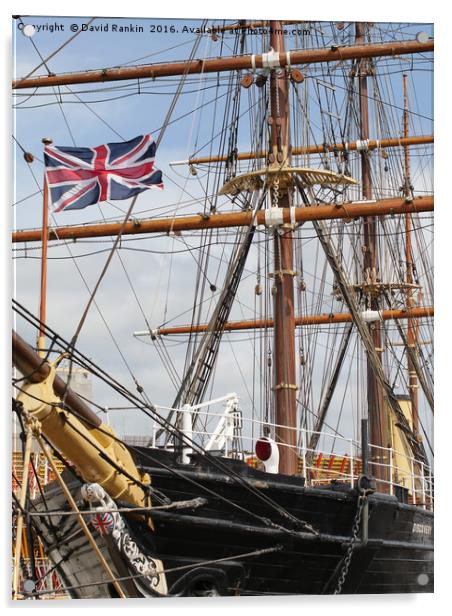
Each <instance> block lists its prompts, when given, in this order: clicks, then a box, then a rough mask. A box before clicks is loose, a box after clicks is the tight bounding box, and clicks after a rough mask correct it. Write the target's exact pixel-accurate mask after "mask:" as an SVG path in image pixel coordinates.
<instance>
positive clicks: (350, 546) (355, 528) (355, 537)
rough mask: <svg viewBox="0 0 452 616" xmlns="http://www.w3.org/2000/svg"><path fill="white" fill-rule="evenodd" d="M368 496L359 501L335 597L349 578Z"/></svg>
mask: <svg viewBox="0 0 452 616" xmlns="http://www.w3.org/2000/svg"><path fill="white" fill-rule="evenodd" d="M366 499H367V496H364V495H362V494H361V495H360V497H359V501H358V509H357V511H356V515H355V519H354V521H353V528H352V537H351V539H350V543H349V544H348V548H347V553H346V555H345V558H344V564H343V565H342V569H341V572H340V574H339V578H338V581H337V586H336V588H335V590H334V592H333V595H339V594H340V593H341V591H342V586H343V585H344V582H345V578H346V577H347V574H348V570H349V568H350V563H351V560H352V556H353V551H354V549H355V545H356V542H357V540H358V534H359V529H360V527H361V519H362V511H363V507H364V502H365V501H366Z"/></svg>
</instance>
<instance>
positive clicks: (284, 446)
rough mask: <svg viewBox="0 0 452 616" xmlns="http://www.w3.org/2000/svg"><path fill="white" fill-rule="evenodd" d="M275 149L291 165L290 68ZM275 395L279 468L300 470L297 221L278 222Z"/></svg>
mask: <svg viewBox="0 0 452 616" xmlns="http://www.w3.org/2000/svg"><path fill="white" fill-rule="evenodd" d="M270 47H271V48H272V49H273V50H274V51H275V52H277V53H279V54H281V53H285V45H284V34H283V26H282V24H281V22H280V21H271V22H270ZM268 121H269V124H270V152H269V156H268V163H269V166H271V167H281V166H288V165H289V162H290V137H289V100H288V78H287V74H286V71H285V70H284V69H276V70H271V72H270V117H269V120H268ZM270 187H271V199H272V206H273V207H290V206H291V205H293V204H292V194H291V192H290V189H289V188H288V187H285V188H282V189H280V188H279V186H278V183H277V182H275V183H274V184H270ZM274 250H275V271H274V284H275V296H274V321H275V324H274V353H273V358H274V359H273V365H274V378H275V381H274V395H275V398H274V399H275V423H276V424H277V426H278V427H277V428H276V432H275V436H276V442H277V443H278V444H279V455H280V463H279V472H280V473H284V474H286V475H294V474H295V473H296V472H297V468H298V458H297V453H296V445H297V433H296V430H295V428H296V424H297V385H296V369H295V309H294V285H293V277H294V268H293V226H292V225H288V224H284V225H281V226H280V227H276V228H275V239H274Z"/></svg>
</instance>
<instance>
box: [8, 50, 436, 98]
mask: <svg viewBox="0 0 452 616" xmlns="http://www.w3.org/2000/svg"><path fill="white" fill-rule="evenodd" d="M433 47H434V45H433V40H429V41H427V42H425V43H419V42H418V41H416V40H413V41H394V42H390V43H380V44H372V45H351V46H349V47H339V46H336V45H333V46H332V47H330V48H329V49H302V50H298V51H291V52H288V53H285V52H284V53H280V54H279V63H280V66H281V67H284V66H286V65H287V64H288V54H290V65H294V64H314V63H317V62H340V61H343V60H355V59H358V58H375V57H379V56H380V57H383V56H399V55H406V54H411V53H419V52H424V53H425V52H429V51H433ZM264 63H265V58H264V59H263V54H260V55H258V54H256V55H254V56H251V55H245V56H232V57H227V58H209V59H207V60H199V59H198V60H191V61H188V62H166V63H162V64H151V65H145V66H133V67H123V68H104V69H99V70H94V71H83V72H77V73H65V74H62V75H49V76H44V77H30V78H29V79H17V80H15V81H13V83H12V87H13V89H16V90H19V89H24V88H43V87H52V86H63V85H70V84H77V83H98V82H105V81H123V80H127V79H145V78H151V79H155V78H157V77H171V76H175V75H186V74H188V75H194V74H199V73H203V74H204V73H221V72H225V71H233V70H237V71H239V70H251V69H253V64H254V66H255V68H259V69H260V68H264Z"/></svg>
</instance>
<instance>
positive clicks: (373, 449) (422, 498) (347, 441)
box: [152, 394, 433, 509]
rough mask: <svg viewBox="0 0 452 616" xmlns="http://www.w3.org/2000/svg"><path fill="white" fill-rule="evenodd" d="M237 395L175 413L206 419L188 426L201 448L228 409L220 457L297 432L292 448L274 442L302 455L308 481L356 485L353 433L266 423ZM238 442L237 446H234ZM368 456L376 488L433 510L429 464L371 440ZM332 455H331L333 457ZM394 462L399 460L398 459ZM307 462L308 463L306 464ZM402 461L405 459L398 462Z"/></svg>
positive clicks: (249, 455) (242, 454) (243, 454)
mask: <svg viewBox="0 0 452 616" xmlns="http://www.w3.org/2000/svg"><path fill="white" fill-rule="evenodd" d="M236 400H237V396H236V394H228V395H227V396H224V397H223V398H217V399H216V400H212V401H210V402H205V403H202V404H199V405H196V407H190V408H188V407H185V408H183V409H177V411H178V413H189V414H193V411H196V415H197V417H198V418H199V420H200V421H201V419H202V418H204V424H205V429H198V430H196V429H194V430H191V433H190V438H192V439H193V441H194V442H195V443H197V444H198V445H200V446H201V447H205V446H206V443H207V442H208V441H209V440H212V439H213V438H214V437H215V436H217V435H218V428H219V426H220V425H221V423H222V422H223V424H224V422H225V417H226V413H228V415H227V417H228V419H229V420H231V419H232V421H234V425H235V426H236V430H234V431H230V430H229V431H228V432H224V435H223V437H224V438H223V442H224V446H223V447H222V449H221V452H222V455H223V456H224V457H235V458H240V459H244V460H247V461H248V462H252V461H254V460H256V458H255V456H254V451H255V444H256V441H257V440H258V439H259V438H260V437H261V436H262V435H263V434H271V435H274V434H275V431H276V429H277V428H285V429H290V430H294V431H295V432H296V442H297V443H298V445H297V446H296V447H293V446H291V445H288V444H285V443H278V445H279V447H290V448H291V449H293V450H294V451H295V452H296V455H297V456H298V458H299V460H300V474H301V475H302V476H303V477H305V480H306V485H308V486H314V485H322V484H329V483H330V482H331V481H332V480H334V479H335V480H337V481H339V482H345V483H348V484H350V485H351V486H354V485H355V483H356V480H357V478H358V477H359V475H360V473H361V456H360V453H361V445H360V443H359V442H358V441H356V440H354V439H352V438H345V437H343V436H339V435H337V434H331V433H329V432H325V431H322V432H314V431H310V430H306V429H305V428H288V427H287V426H282V425H279V424H274V423H269V422H265V421H261V420H257V419H249V418H246V417H242V415H241V413H240V411H238V410H233V409H232V410H231V402H232V401H234V402H235V401H236ZM219 403H224V406H225V410H223V411H222V412H213V411H212V410H211V407H212V406H214V405H217V404H219ZM157 408H158V409H160V410H172V409H169V408H168V407H157ZM215 420H216V425H215V426H213V428H212V429H209V427H208V424H209V423H213V422H215ZM159 428H160V425H159V424H155V423H154V425H153V428H152V435H153V436H152V445H153V446H154V447H155V446H156V438H155V437H156V433H157V430H158V429H159ZM314 435H315V436H316V437H318V445H317V446H316V448H315V449H312V448H309V446H308V443H309V439H311V438H312V437H313V436H314ZM238 444H239V446H238ZM369 452H370V456H369V457H370V459H369V471H370V473H371V474H372V475H373V476H374V477H376V478H377V489H378V490H380V491H384V492H387V493H389V494H391V495H394V494H395V493H396V490H397V489H399V490H406V491H407V494H408V497H409V500H410V502H411V503H413V504H416V505H419V506H422V507H424V508H426V509H433V476H432V472H431V469H430V468H428V467H427V468H426V466H425V464H424V463H423V462H422V461H419V460H416V459H415V458H414V457H412V456H411V457H410V456H407V455H406V454H404V453H403V452H400V451H396V450H394V449H393V448H390V447H381V446H377V445H372V444H370V445H369ZM325 458H327V459H328V466H327V468H325V467H324V466H322V460H323V459H325ZM332 458H333V459H332ZM336 459H340V461H341V464H340V467H341V468H340V470H337V468H334V461H335V460H336ZM397 461H398V462H397ZM309 462H310V463H309ZM402 463H403V464H402Z"/></svg>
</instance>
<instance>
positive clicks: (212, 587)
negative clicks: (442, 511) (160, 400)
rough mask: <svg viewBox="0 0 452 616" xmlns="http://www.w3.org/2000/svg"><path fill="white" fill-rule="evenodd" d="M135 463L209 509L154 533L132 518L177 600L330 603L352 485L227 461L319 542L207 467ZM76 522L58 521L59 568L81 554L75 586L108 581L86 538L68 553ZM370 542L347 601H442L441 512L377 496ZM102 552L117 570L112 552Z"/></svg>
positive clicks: (357, 559) (157, 456) (161, 484)
mask: <svg viewBox="0 0 452 616" xmlns="http://www.w3.org/2000/svg"><path fill="white" fill-rule="evenodd" d="M136 462H137V463H138V465H139V466H141V467H142V468H143V470H146V471H147V472H149V474H150V475H151V477H152V486H153V487H154V488H156V489H157V490H158V491H160V492H162V493H164V494H165V495H166V496H168V497H169V498H170V499H171V500H172V501H187V500H191V499H193V498H196V497H203V498H204V499H206V503H205V504H204V505H203V506H200V507H197V508H195V509H191V510H190V509H186V508H184V509H180V510H179V509H178V510H157V509H156V510H154V511H153V512H152V514H151V517H152V520H153V522H154V526H155V532H153V533H151V532H150V531H149V528H148V526H147V525H146V524H145V523H144V522H142V521H138V520H133V519H131V518H130V517H128V520H127V521H128V525H129V528H130V530H131V532H132V533H133V534H134V536H135V538H136V540H137V543H139V544H140V546H141V548H142V549H143V551H144V552H145V553H147V554H149V555H151V556H154V557H157V558H159V559H161V560H162V562H163V564H164V567H165V571H167V574H166V579H167V584H168V591H169V594H170V595H177V596H181V595H182V596H185V595H204V596H205V595H215V594H217V595H267V594H270V595H278V594H331V593H333V592H334V591H335V589H336V588H337V585H338V578H339V575H340V573H341V570H342V567H343V563H344V556H345V554H346V550H347V547H348V545H349V544H350V539H351V532H352V526H353V521H354V518H355V516H356V511H357V500H358V495H357V492H356V490H355V489H352V488H351V487H350V486H346V485H336V486H329V487H328V488H317V487H316V488H309V487H305V486H304V481H303V479H302V478H299V477H287V476H282V475H269V474H267V473H264V472H262V471H259V470H256V469H253V468H250V467H248V466H246V465H245V464H244V463H242V462H239V461H234V460H225V459H224V458H221V463H222V464H227V466H228V467H229V469H231V470H233V471H234V472H235V473H238V474H239V475H240V476H241V477H242V478H245V479H246V480H247V481H248V482H250V484H251V485H252V486H253V487H254V488H256V489H257V490H258V491H259V492H260V493H261V494H264V495H266V496H268V497H270V498H271V499H272V500H273V501H275V502H276V503H278V505H280V506H281V507H283V508H284V509H285V510H286V511H288V512H290V514H292V515H293V516H295V517H296V518H298V519H299V520H303V521H305V522H307V523H308V524H310V525H312V527H313V528H314V529H315V530H316V531H317V532H318V534H317V535H314V534H313V533H312V532H310V531H309V529H306V528H300V527H298V528H295V526H294V524H293V523H292V521H291V520H289V519H287V518H284V516H281V514H280V513H278V512H276V511H275V509H274V508H273V507H270V506H269V505H267V504H265V503H262V501H261V500H260V499H259V497H257V496H256V495H255V494H253V493H251V492H250V491H249V490H247V489H246V488H245V487H244V486H243V485H240V483H238V482H237V481H234V480H233V479H231V478H230V476H228V474H226V473H222V472H221V471H218V470H217V469H215V468H213V467H212V465H211V464H210V463H209V462H208V461H207V460H206V459H204V458H203V457H196V458H195V460H194V463H193V464H190V465H185V466H182V465H178V464H176V463H175V461H174V457H173V454H171V453H168V452H163V451H158V450H149V449H142V450H141V454H139V455H137V456H136ZM162 465H163V466H162ZM174 471H176V473H177V474H175V472H174ZM187 479H190V480H192V482H189V481H187ZM193 482H195V483H193ZM72 483H73V490H74V492H76V493H78V491H77V486H76V484H75V483H74V482H72ZM210 491H212V492H213V493H215V494H212V492H210ZM52 493H53V494H55V496H54V498H53V499H52V500H54V499H57V500H58V501H59V506H62V503H63V502H64V499H63V498H62V495H61V494H59V491H58V490H57V489H56V487H53V488H51V489H50V491H49V496H50V495H51V494H52ZM78 494H79V493H78ZM231 503H235V504H236V505H239V506H240V507H241V508H242V509H238V508H237V507H234V506H233V505H231ZM54 508H55V507H54V506H52V509H54ZM249 512H251V513H252V514H258V516H261V517H262V518H264V521H262V519H261V520H259V519H256V517H254V515H251V514H250V513H249ZM67 520H68V518H66V519H65V520H64V519H62V520H61V526H59V524H58V522H57V521H56V520H54V525H55V526H56V527H57V528H58V530H57V531H56V532H57V534H59V535H60V538H61V539H63V540H62V541H61V543H60V545H59V546H57V548H56V549H54V550H53V551H51V553H52V558H53V559H54V561H55V562H58V561H59V560H60V559H61V558H62V557H63V556H64V551H65V550H68V549H69V550H73V551H72V554H70V555H69V556H68V557H67V559H66V561H65V562H64V564H62V565H61V567H59V570H60V572H61V574H62V576H63V578H64V579H65V582H66V584H67V585H69V586H76V585H80V584H83V583H86V584H90V583H92V582H93V580H95V581H101V580H105V579H106V578H105V574H104V572H103V570H102V569H101V567H100V565H99V564H98V562H97V561H96V559H95V558H94V557H93V555H90V550H89V547H88V545H87V542H86V540H85V539H84V537H81V536H80V534H79V535H78V537H76V538H75V539H74V540H72V541H69V543H68V542H67V541H66V544H67V543H68V544H67V545H66V547H62V546H64V545H65V540H64V535H65V534H66V533H67V530H68V524H69V522H68V521H67ZM72 523H73V522H72ZM40 526H41V535H42V537H43V539H44V540H45V541H46V542H47V543H48V544H49V543H50V544H52V543H53V544H54V545H55V538H54V536H53V535H54V532H55V531H52V532H51V531H50V529H49V528H47V524H43V522H42V521H41V523H40ZM69 530H70V529H69ZM368 536H369V538H368V542H367V544H366V545H365V546H363V545H362V544H361V541H358V542H357V544H356V547H355V549H354V551H353V555H352V558H351V564H350V569H349V571H348V574H347V576H346V578H345V581H344V584H343V586H342V589H341V593H342V594H347V593H372V594H374V593H413V592H433V513H432V512H430V511H427V510H425V509H424V508H421V507H417V506H412V505H406V504H402V503H400V502H399V501H398V500H397V499H396V498H395V497H393V496H388V495H385V494H379V493H375V494H373V495H371V496H370V498H369V534H368ZM101 542H102V540H101V541H100V542H99V543H101ZM61 550H62V551H61ZM271 550H273V551H271ZM275 550H276V551H275ZM103 552H104V554H105V556H106V557H107V558H108V559H109V560H110V561H111V562H112V563H113V566H115V563H114V562H113V561H112V558H111V551H110V552H109V551H108V547H107V546H106V545H104V546H103ZM214 561H216V562H214ZM194 564H196V566H195V567H193V565H194ZM116 570H117V572H118V577H120V576H121V575H122V576H124V572H125V573H127V570H121V566H118V565H117V563H116ZM128 588H129V592H128V594H129V596H140V593H139V592H137V591H136V589H135V586H134V585H133V584H132V583H128ZM71 594H72V595H73V596H74V597H88V596H89V597H92V596H96V597H97V596H98V597H102V596H114V589H112V587H111V584H110V585H109V584H98V585H96V587H95V588H93V586H87V587H84V588H79V589H74V590H73V591H72V593H71Z"/></svg>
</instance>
